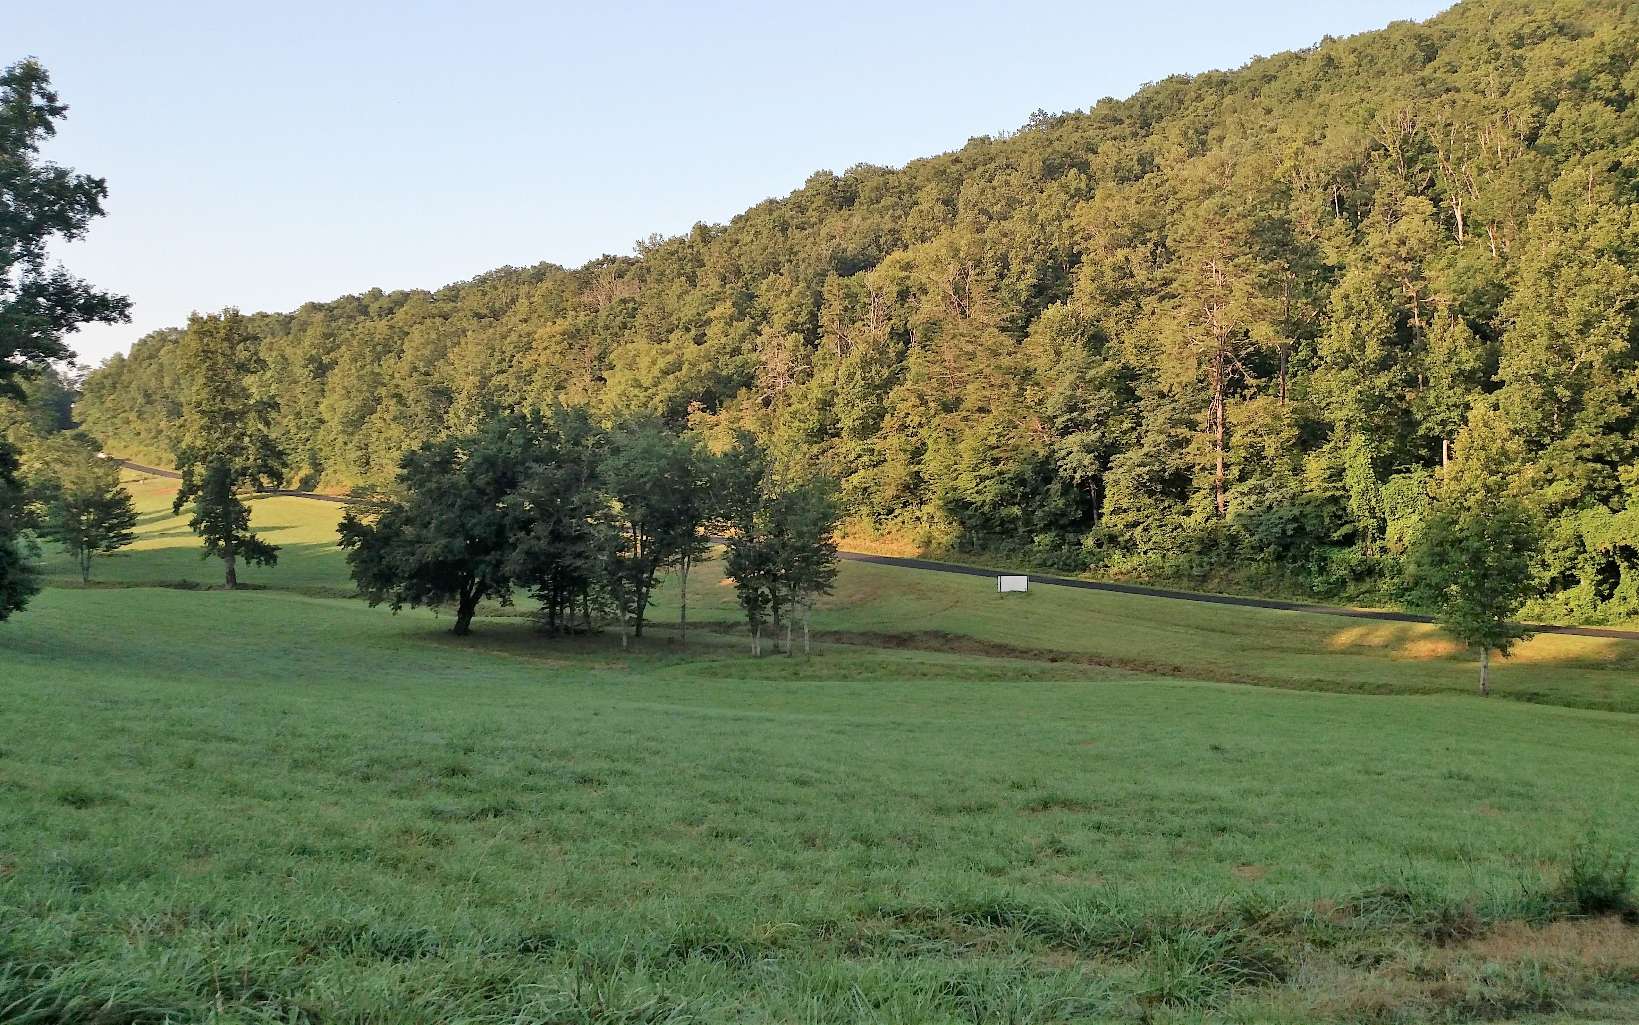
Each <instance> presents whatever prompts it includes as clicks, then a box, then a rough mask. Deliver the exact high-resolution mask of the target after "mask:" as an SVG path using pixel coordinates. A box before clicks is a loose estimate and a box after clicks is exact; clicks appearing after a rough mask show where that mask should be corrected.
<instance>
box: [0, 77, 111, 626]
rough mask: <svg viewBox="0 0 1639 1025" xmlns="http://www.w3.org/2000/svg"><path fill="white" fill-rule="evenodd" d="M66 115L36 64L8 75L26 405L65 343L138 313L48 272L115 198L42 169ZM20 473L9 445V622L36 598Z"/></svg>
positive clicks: (14, 318)
mask: <svg viewBox="0 0 1639 1025" xmlns="http://www.w3.org/2000/svg"><path fill="white" fill-rule="evenodd" d="M67 113H68V108H67V107H66V106H64V105H63V103H62V102H61V101H60V100H59V99H58V97H57V93H56V92H55V91H53V90H52V88H51V78H50V76H49V75H47V74H46V70H45V68H43V67H41V66H40V64H39V63H38V62H37V61H33V60H25V61H21V62H19V63H17V64H13V65H11V66H10V67H8V68H6V69H5V71H4V72H0V197H4V198H3V200H0V395H9V396H15V395H17V394H18V388H17V384H18V379H19V378H20V377H23V376H25V375H27V374H29V373H30V372H31V370H33V369H35V368H38V367H40V366H41V365H43V364H49V363H51V362H52V361H55V360H62V359H66V358H67V357H68V356H69V351H68V348H67V347H66V346H65V345H64V344H63V336H64V335H66V334H68V333H69V332H71V331H73V330H75V329H76V328H77V327H79V325H81V324H86V323H119V322H121V321H124V320H125V319H127V316H128V312H129V309H130V303H129V301H128V300H126V299H124V298H122V297H120V296H115V295H110V294H108V293H106V292H99V291H97V290H96V289H94V288H92V287H91V286H90V285H89V284H87V283H86V282H84V281H82V280H80V279H79V278H76V277H74V276H73V275H72V274H70V273H69V272H68V271H66V270H64V269H63V268H62V267H61V266H56V267H48V265H47V255H48V253H49V251H50V247H51V245H52V244H53V243H54V242H68V241H72V240H74V239H77V238H79V237H81V236H82V235H83V234H84V233H85V230H86V227H87V226H88V225H89V224H90V223H91V221H92V220H94V219H95V218H97V217H100V216H102V213H103V209H102V201H103V199H104V198H105V197H106V196H107V195H108V186H107V184H106V183H105V182H104V181H103V180H102V179H101V178H93V177H90V176H89V175H84V174H76V173H74V172H73V171H71V170H69V169H68V168H65V167H58V166H57V165H55V164H52V163H50V162H48V161H44V160H41V159H40V144H41V143H42V142H44V141H45V140H47V139H50V138H51V137H52V136H54V135H56V134H57V122H59V121H61V120H63V118H64V117H65V116H66V115H67ZM16 470H17V455H16V453H15V452H14V451H12V449H11V447H10V445H8V444H7V443H5V442H4V441H0V620H3V619H5V618H7V617H8V616H9V615H10V614H11V613H13V612H16V611H18V610H20V609H22V608H23V607H24V606H25V605H26V604H27V603H28V599H29V596H30V595H32V594H33V593H34V590H35V585H34V583H33V580H32V577H31V575H30V574H29V571H28V567H27V563H26V562H25V561H24V559H23V556H22V552H21V551H20V550H19V548H18V531H19V529H20V526H21V517H22V500H23V495H22V489H21V488H20V487H19V486H18V482H17V479H16V476H15V474H16Z"/></svg>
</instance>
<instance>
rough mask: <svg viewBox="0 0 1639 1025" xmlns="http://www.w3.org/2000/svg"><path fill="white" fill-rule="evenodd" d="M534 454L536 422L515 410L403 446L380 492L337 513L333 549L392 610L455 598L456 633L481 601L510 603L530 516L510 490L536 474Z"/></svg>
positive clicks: (365, 589) (365, 590)
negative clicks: (391, 478) (468, 429)
mask: <svg viewBox="0 0 1639 1025" xmlns="http://www.w3.org/2000/svg"><path fill="white" fill-rule="evenodd" d="M540 462H541V444H540V424H539V423H538V422H537V421H535V420H534V419H532V418H529V417H522V416H506V417H501V418H499V419H496V420H494V421H491V422H490V423H488V424H486V425H485V426H483V427H481V428H479V429H478V430H477V431H475V432H473V433H471V434H466V435H461V436H457V437H452V438H445V439H442V440H439V441H434V442H428V443H426V444H424V445H422V446H421V447H420V448H418V449H415V450H414V451H412V452H410V453H409V454H407V455H406V456H405V457H404V459H403V461H402V463H401V464H400V466H399V471H398V477H397V479H396V481H395V482H394V485H393V487H392V488H391V490H390V491H389V493H388V495H387V496H385V497H384V498H382V499H379V500H376V501H366V502H361V503H359V504H357V505H355V506H354V507H352V508H349V509H348V511H347V513H346V514H345V515H344V516H343V517H342V522H341V527H340V531H341V547H342V548H343V549H344V550H345V551H346V552H347V564H348V566H349V568H350V569H351V570H352V573H353V579H354V581H355V582H356V583H357V584H358V587H359V591H360V592H361V593H362V594H363V595H364V596H365V597H366V598H367V599H369V602H370V604H372V605H377V604H381V603H383V602H385V603H387V604H389V605H391V606H392V608H393V610H394V611H397V610H398V609H401V608H403V607H404V606H406V605H408V606H411V607H415V606H421V605H428V606H434V607H439V606H447V605H453V606H454V607H455V624H454V626H453V628H452V632H453V633H455V634H457V635H461V636H464V635H466V634H468V633H470V632H471V630H472V619H473V616H474V615H475V614H476V613H477V611H478V603H479V602H480V601H482V600H484V599H485V598H493V599H495V600H496V601H499V602H500V603H501V604H503V605H507V604H511V601H512V589H513V586H514V583H515V581H516V575H517V574H518V572H519V571H520V569H524V568H527V562H526V563H525V564H524V565H520V562H519V561H518V559H517V549H518V545H519V543H520V541H521V540H522V539H523V537H524V531H525V529H526V527H527V516H528V513H527V509H526V507H525V506H524V505H523V504H522V503H520V502H519V500H518V495H519V492H520V489H521V487H522V486H523V485H524V484H525V482H527V481H531V480H535V481H539V479H540V476H539V465H540ZM538 582H539V581H532V583H538Z"/></svg>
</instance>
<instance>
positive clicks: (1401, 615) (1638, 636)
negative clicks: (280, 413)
mask: <svg viewBox="0 0 1639 1025" xmlns="http://www.w3.org/2000/svg"><path fill="white" fill-rule="evenodd" d="M117 462H119V464H120V465H121V466H124V467H125V468H126V469H128V470H136V471H137V472H138V473H151V474H154V475H155V476H158V477H171V478H176V477H180V476H181V475H180V474H178V473H177V472H176V471H175V470H162V469H160V468H159V467H157V466H142V465H140V464H138V463H133V462H131V461H129V460H126V459H120V460H117ZM262 494H265V495H288V496H290V497H292V498H311V499H313V500H315V501H319V502H342V503H345V502H346V501H347V499H346V498H343V497H341V496H339V495H321V494H318V493H316V492H312V491H282V490H281V491H264V492H262ZM837 555H838V556H839V557H840V558H842V559H845V560H847V561H849V562H869V563H874V564H876V565H879V566H898V567H900V568H901V569H919V570H927V571H929V572H933V573H960V574H962V575H964V576H971V577H995V576H998V575H1000V574H1001V573H1003V572H1007V571H1005V570H995V569H986V568H983V567H980V566H964V565H962V564H961V563H958V562H936V561H934V560H931V559H906V558H900V557H898V556H892V555H866V554H865V553H864V552H838V553H837ZM1030 582H1031V583H1032V584H1050V585H1052V586H1054V587H1076V588H1080V589H1081V590H1083V591H1111V592H1114V593H1115V594H1136V595H1140V596H1142V597H1146V598H1168V599H1171V600H1173V601H1194V602H1204V603H1206V604H1209V605H1238V606H1241V607H1243V608H1250V609H1274V610H1276V611H1278V612H1307V613H1310V614H1312V615H1317V616H1342V617H1344V618H1346V619H1377V620H1383V621H1386V622H1390V623H1430V622H1433V620H1432V619H1431V618H1430V617H1428V616H1419V615H1417V614H1415V613H1411V612H1385V611H1380V610H1377V609H1349V608H1342V607H1339V606H1336V605H1308V604H1305V603H1303V602H1292V601H1278V600H1276V599H1273V598H1241V597H1238V596H1236V595H1232V594H1205V593H1202V592H1199V591H1173V590H1168V589H1167V588H1164V587H1144V586H1141V585H1139V584H1115V583H1108V582H1105V581H1102V580H1082V579H1081V578H1079V577H1055V576H1041V575H1038V574H1035V573H1032V574H1030ZM1531 629H1532V630H1534V631H1536V632H1537V633H1545V634H1570V635H1572V636H1575V637H1605V638H1612V639H1615V640H1623V641H1639V630H1616V629H1612V628H1609V627H1602V626H1554V625H1550V624H1543V623H1533V624H1532V625H1531Z"/></svg>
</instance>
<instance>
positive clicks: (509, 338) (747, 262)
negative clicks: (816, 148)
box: [79, 0, 1639, 617]
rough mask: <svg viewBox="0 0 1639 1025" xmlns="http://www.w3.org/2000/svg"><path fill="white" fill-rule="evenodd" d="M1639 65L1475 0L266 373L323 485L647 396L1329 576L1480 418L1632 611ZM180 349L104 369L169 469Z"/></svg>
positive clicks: (1072, 540) (1579, 563)
mask: <svg viewBox="0 0 1639 1025" xmlns="http://www.w3.org/2000/svg"><path fill="white" fill-rule="evenodd" d="M1636 64H1639V4H1635V3H1624V2H1612V0H1603V2H1599V0H1588V2H1543V0H1470V2H1467V3H1463V4H1461V5H1459V6H1458V7H1456V8H1454V9H1452V10H1451V11H1449V12H1447V13H1445V14H1442V15H1440V16H1438V17H1436V18H1434V19H1432V20H1430V21H1428V22H1426V23H1423V24H1396V25H1393V26H1391V27H1389V28H1386V29H1384V30H1382V31H1379V32H1374V33H1369V34H1365V35H1361V36H1357V37H1353V38H1350V39H1342V40H1328V41H1326V42H1323V43H1321V44H1319V45H1317V46H1315V47H1313V48H1311V49H1308V50H1304V51H1301V52H1296V53H1288V54H1282V55H1279V56H1275V57H1270V58H1266V59H1260V60H1258V61H1255V62H1253V63H1252V64H1250V65H1248V66H1246V67H1244V68H1241V69H1239V70H1236V71H1232V72H1225V73H1210V74H1203V75H1199V76H1194V77H1176V78H1170V79H1167V80H1165V81H1161V82H1158V83H1156V84H1154V85H1151V86H1148V87H1146V88H1144V89H1143V90H1141V91H1140V92H1138V93H1137V94H1136V95H1135V96H1133V97H1132V98H1130V99H1127V100H1121V101H1116V100H1105V101H1103V102H1101V103H1099V104H1097V105H1096V106H1094V107H1093V108H1092V109H1091V110H1089V111H1086V112H1077V113H1071V114H1064V115H1056V116H1053V115H1046V114H1038V115H1036V116H1034V117H1032V118H1031V119H1030V121H1029V122H1028V123H1027V124H1026V125H1025V126H1024V127H1022V128H1021V129H1020V130H1019V131H1017V132H1016V133H1013V134H1011V135H1008V136H1007V137H1005V138H980V139H974V140H971V141H970V142H969V143H968V144H967V145H966V146H964V147H963V148H961V149H960V150H957V151H955V152H953V153H948V154H945V155H942V156H938V157H933V158H930V159H926V160H920V161H916V162H914V163H912V164H910V165H908V166H906V167H905V168H903V169H899V170H893V169H887V168H881V167H871V166H859V167H855V168H852V169H849V170H848V171H846V172H845V173H842V174H840V175H839V174H833V173H831V172H828V171H822V172H819V173H817V174H815V175H814V176H812V177H811V178H810V179H809V180H808V182H807V183H806V184H805V185H804V186H803V187H802V188H801V189H799V190H797V191H796V192H794V193H792V194H791V195H790V196H788V197H786V198H784V199H780V200H771V201H768V202H765V203H762V204H759V205H758V206H755V207H753V208H752V209H750V210H748V211H746V212H745V213H744V214H742V215H740V216H739V217H736V218H735V219H734V220H733V221H732V222H731V223H730V224H728V225H726V226H706V225H700V226H698V227H696V228H695V229H694V230H693V231H692V232H690V233H689V234H688V235H687V236H685V237H680V238H671V239H663V240H662V239H658V238H657V239H654V240H652V241H651V242H649V243H646V244H644V245H642V246H640V247H639V250H638V253H637V255H636V256H635V257H631V258H615V257H609V258H604V259H601V260H598V261H594V262H593V263H591V264H588V265H587V266H585V267H581V268H579V269H576V270H565V269H562V268H559V267H554V266H550V265H541V266H537V267H533V268H529V269H523V270H518V269H511V268H507V269H502V270H498V271H495V272H493V273H490V274H486V275H483V276H481V277H479V278H475V279H473V280H471V281H467V282H463V283H460V284H456V285H451V286H449V287H447V288H444V289H440V290H438V291H436V292H421V291H414V292H391V293H384V292H379V291H378V292H371V293H368V294H365V295H360V296H348V297H345V298H342V299H338V300H335V301H333V302H328V303H312V304H309V305H306V306H304V307H302V308H301V309H299V310H297V311H296V312H294V313H289V314H277V315H273V314H264V315H257V316H256V317H254V318H252V319H253V323H254V325H255V328H256V330H257V331H259V332H260V334H261V335H262V337H263V338H264V342H263V350H264V354H265V357H266V359H267V363H268V369H267V370H266V372H265V373H264V374H262V375H261V377H260V383H259V387H260V388H261V389H262V391H263V392H264V393H265V394H267V395H268V396H271V397H274V398H276V399H277V400H278V402H279V404H280V413H279V418H280V419H279V425H280V430H281V431H282V432H283V437H284V439H285V441H286V442H287V444H288V446H289V447H290V449H291V451H292V453H293V454H294V457H295V459H294V461H295V463H296V464H297V465H299V466H301V467H303V471H302V475H303V476H304V477H305V478H306V479H307V480H308V481H309V482H311V481H323V482H324V483H327V484H331V485H346V484H353V483H361V482H380V481H382V480H384V479H385V478H386V477H387V476H389V475H390V473H391V470H392V468H393V467H394V465H395V463H396V461H397V460H398V457H399V455H400V454H401V453H402V452H404V451H405V450H406V448H407V447H409V446H413V445H415V444H417V443H418V442H420V441H422V440H424V439H427V438H431V437H435V436H437V435H440V434H441V433H445V432H448V431H450V430H453V429H457V428H465V427H468V426H470V425H471V424H473V423H474V422H475V421H477V420H479V419H481V418H482V417H483V416H485V415H486V413H487V412H488V411H490V410H492V409H493V408H496V407H514V406H522V407H543V406H546V405H549V404H551V403H554V402H560V401H561V402H565V403H571V404H589V405H591V406H593V407H595V408H597V409H598V410H599V411H601V412H606V413H610V414H616V413H621V412H625V411H631V410H650V411H654V412H656V413H660V414H663V415H665V416H667V417H669V418H672V419H673V420H676V421H684V420H687V421H690V422H692V423H693V424H694V425H695V426H697V427H699V428H701V429H703V430H708V431H714V432H724V431H726V430H727V429H728V428H730V427H733V426H744V427H748V428H750V429H751V430H753V431H755V432H756V433H757V434H759V435H761V436H763V437H765V438H768V439H771V440H772V442H773V444H774V445H775V447H776V449H777V450H778V451H780V452H782V453H784V454H785V455H786V456H787V457H796V458H801V459H804V460H805V461H807V462H809V463H812V464H818V465H823V466H825V467H826V468H828V469H829V470H830V472H831V473H833V474H834V475H836V476H837V477H838V478H839V479H840V480H841V481H842V483H843V486H844V489H845V494H846V496H847V498H848V501H849V503H850V507H851V508H852V510H853V511H854V512H855V514H856V515H857V516H858V517H859V520H860V521H861V522H869V523H874V524H877V525H880V526H882V527H885V528H891V529H896V530H900V531H908V532H914V533H916V534H917V535H918V536H919V537H921V538H922V539H923V540H924V541H925V542H927V543H929V544H931V545H933V546H935V547H945V548H972V549H989V550H1007V551H1011V552H1012V553H1014V554H1027V555H1029V556H1031V557H1033V558H1034V559H1036V560H1037V561H1039V562H1050V563H1054V564H1059V565H1065V566H1071V567H1085V566H1089V565H1093V566H1099V567H1102V568H1104V569H1107V570H1136V571H1148V572H1151V573H1155V574H1164V575H1172V576H1178V575H1181V574H1211V573H1214V572H1223V571H1226V570H1227V568H1229V567H1234V568H1235V570H1236V572H1238V573H1241V574H1243V575H1244V574H1247V573H1251V572H1255V571H1260V570H1261V571H1264V572H1267V573H1268V574H1271V575H1280V576H1284V578H1285V580H1286V581H1287V583H1288V584H1290V583H1293V582H1296V583H1300V584H1301V585H1302V586H1305V587H1308V588H1311V589H1313V590H1315V591H1317V592H1334V593H1335V592H1343V591H1347V590H1348V589H1350V588H1353V587H1369V586H1370V585H1371V583H1372V582H1373V581H1374V580H1380V579H1385V578H1386V576H1387V574H1386V572H1385V570H1386V569H1387V568H1390V567H1392V565H1393V560H1394V558H1395V556H1396V553H1397V552H1398V551H1399V550H1400V547H1401V546H1402V545H1403V544H1404V542H1405V540H1406V538H1407V537H1409V536H1410V535H1411V534H1412V533H1413V532H1414V531H1415V530H1416V527H1417V523H1418V520H1419V516H1420V515H1421V512H1422V510H1423V509H1424V507H1425V504H1426V501H1427V494H1428V485H1429V481H1430V480H1431V479H1432V477H1433V475H1434V473H1435V472H1436V471H1437V470H1438V468H1439V467H1440V466H1441V465H1442V463H1443V461H1444V460H1445V459H1447V458H1448V457H1449V456H1450V455H1451V452H1452V444H1453V442H1454V441H1457V440H1458V438H1459V435H1460V433H1461V432H1462V431H1463V429H1464V426H1465V423H1466V422H1467V421H1468V420H1469V418H1470V417H1471V416H1482V417H1486V418H1487V423H1488V424H1490V427H1489V428H1488V429H1490V430H1491V431H1492V433H1493V434H1494V433H1495V432H1496V431H1497V430H1502V431H1503V432H1504V433H1505V434H1506V439H1505V443H1504V444H1502V446H1501V449H1500V450H1501V451H1506V452H1509V453H1511V456H1510V458H1512V459H1513V460H1514V461H1515V463H1516V464H1517V465H1515V466H1513V467H1511V469H1510V471H1509V474H1508V476H1509V478H1510V479H1511V480H1513V481H1514V482H1515V483H1516V484H1517V485H1518V487H1519V488H1520V490H1521V491H1522V493H1524V494H1526V495H1528V496H1530V498H1531V500H1532V501H1533V502H1534V503H1535V504H1536V506H1537V507H1538V508H1539V510H1540V512H1541V513H1542V515H1543V517H1544V520H1545V522H1546V523H1547V524H1548V526H1549V538H1550V541H1549V545H1548V558H1547V563H1546V564H1545V565H1544V567H1543V586H1544V592H1545V594H1546V595H1548V597H1547V598H1545V599H1544V601H1543V603H1542V604H1543V606H1544V607H1543V608H1541V609H1539V610H1538V611H1539V613H1542V614H1546V613H1548V612H1554V613H1556V614H1562V615H1566V614H1569V615H1580V616H1584V617H1600V616H1604V617H1618V616H1628V615H1634V614H1639V552H1636V545H1639V541H1636V538H1639V451H1636V450H1639V439H1636V427H1639V406H1636V403H1639V363H1636V359H1635V357H1636V347H1639V336H1636V332H1639V142H1636V140H1639V107H1636V106H1635V105H1634V102H1633V100H1634V96H1635V93H1636V92H1639V70H1636ZM178 336H179V331H161V332H157V333H155V334H153V335H150V336H149V337H147V338H145V339H143V340H142V341H140V342H139V343H137V345H136V346H135V347H134V348H133V350H132V351H131V354H130V355H129V356H128V357H116V358H115V359H113V360H111V361H110V362H109V363H107V364H106V365H105V366H103V367H102V368H100V369H98V370H97V371H95V372H94V373H93V374H92V375H91V376H90V378H89V379H88V380H87V381H86V384H85V393H84V397H83V400H82V401H81V403H80V406H79V410H80V416H81V418H82V420H83V422H84V423H85V424H86V426H87V427H88V428H89V429H90V430H91V431H93V432H94V433H96V434H98V435H100V436H101V437H103V438H104V440H105V441H106V444H107V445H108V446H109V447H110V448H112V449H114V450H117V451H119V452H121V453H122V454H127V455H130V456H133V457H141V458H147V459H154V460H158V459H163V458H166V457H167V456H168V454H169V450H170V447H171V441H172V439H171V436H170V432H171V430H172V424H173V422H174V417H175V413H176V402H177V396H178V388H177V383H176V382H177V375H178V373H179V368H178V367H177V366H176V365H175V354H176V352H177V347H176V345H175V344H174V343H175V341H176V339H177V337H178ZM1474 409H1478V410H1479V411H1480V412H1479V413H1472V412H1471V410H1474ZM1498 424H1500V425H1501V426H1500V427H1499V426H1498ZM1458 450H1459V451H1460V444H1459V449H1458ZM1550 606H1551V608H1550Z"/></svg>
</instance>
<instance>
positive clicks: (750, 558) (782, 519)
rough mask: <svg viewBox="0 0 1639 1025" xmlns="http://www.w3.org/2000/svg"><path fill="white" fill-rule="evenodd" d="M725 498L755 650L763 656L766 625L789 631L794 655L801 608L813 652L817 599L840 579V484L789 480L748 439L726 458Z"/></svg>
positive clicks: (732, 565) (737, 582) (732, 572)
mask: <svg viewBox="0 0 1639 1025" xmlns="http://www.w3.org/2000/svg"><path fill="white" fill-rule="evenodd" d="M719 480H720V490H719V494H720V496H721V498H722V501H723V508H724V510H725V520H726V526H727V527H728V529H729V534H728V536H727V538H726V545H727V548H728V552H727V556H726V559H725V562H726V569H727V571H728V575H729V577H730V578H732V579H733V581H734V589H735V593H736V595H737V596H738V598H739V600H740V607H741V608H742V609H743V610H745V614H746V623H747V625H748V626H749V627H750V628H751V653H752V654H753V655H760V654H762V630H763V624H764V623H767V622H769V621H770V620H772V622H773V623H774V625H775V626H776V627H779V626H781V625H783V626H784V627H785V652H786V654H788V655H789V654H791V651H792V645H791V625H792V618H793V613H795V612H798V611H800V613H801V615H802V623H803V651H804V653H806V652H807V651H808V649H809V630H808V620H809V614H810V613H811V612H812V610H813V604H814V600H815V599H816V598H818V597H819V596H820V595H822V594H829V593H830V592H831V586H832V584H833V583H834V582H835V580H836V575H837V546H836V540H835V537H834V534H835V532H836V526H837V520H838V516H839V506H838V503H837V496H836V485H835V484H834V483H833V482H831V481H830V480H827V479H825V478H822V477H810V478H807V479H804V480H799V481H795V482H782V481H781V480H779V478H778V477H777V476H776V474H775V473H774V472H773V467H772V463H771V461H770V460H769V458H768V457H767V455H766V454H765V453H764V452H763V451H762V450H761V449H760V448H759V447H758V446H757V444H756V442H755V441H754V440H753V439H751V438H749V437H745V436H742V437H741V438H739V439H738V441H737V443H736V445H735V446H734V447H733V448H732V449H730V450H729V451H728V452H727V453H725V454H724V455H723V457H722V472H721V473H720V475H719Z"/></svg>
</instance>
